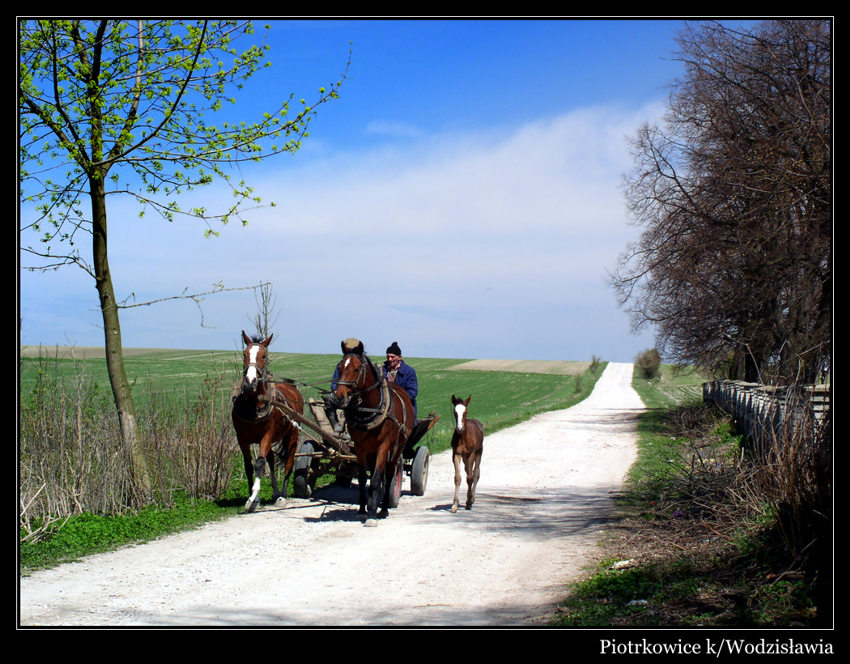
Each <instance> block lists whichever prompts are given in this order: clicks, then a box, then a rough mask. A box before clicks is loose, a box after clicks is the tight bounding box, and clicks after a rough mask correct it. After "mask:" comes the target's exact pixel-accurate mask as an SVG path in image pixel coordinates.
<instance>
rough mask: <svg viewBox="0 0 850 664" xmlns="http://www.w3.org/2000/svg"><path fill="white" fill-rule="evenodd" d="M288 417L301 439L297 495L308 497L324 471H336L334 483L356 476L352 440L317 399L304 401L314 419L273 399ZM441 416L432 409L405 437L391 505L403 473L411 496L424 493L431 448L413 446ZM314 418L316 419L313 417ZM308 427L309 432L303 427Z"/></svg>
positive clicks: (295, 481)
mask: <svg viewBox="0 0 850 664" xmlns="http://www.w3.org/2000/svg"><path fill="white" fill-rule="evenodd" d="M274 405H275V406H277V407H279V408H281V409H282V410H283V412H284V413H285V414H286V415H287V417H289V418H290V419H291V420H293V421H295V422H297V423H298V424H299V426H301V430H302V432H303V434H304V435H303V440H302V441H301V442H300V444H299V449H298V452H297V453H296V455H295V471H294V474H293V490H294V493H295V496H296V497H298V498H309V497H310V496H311V495H312V492H313V488H314V487H315V484H316V480H317V479H318V478H319V477H321V476H323V475H326V474H335V475H336V483H337V484H338V485H341V486H348V485H349V484H350V483H351V479H352V478H354V477H357V475H358V467H357V456H356V455H355V453H354V443H353V442H352V441H351V439H350V438H349V437H348V436H347V435H346V434H338V433H336V432H334V430H333V427H332V426H331V423H330V422H329V421H328V418H327V415H326V414H325V410H324V403H323V402H322V401H320V400H315V399H309V400H307V401H306V405H307V406H308V407H309V409H310V412H311V413H312V415H313V418H314V419H310V418H308V417H305V416H304V415H302V414H301V413H297V412H295V411H293V410H292V409H290V408H288V407H287V404H283V403H279V402H274ZM439 419H440V416H439V415H437V414H436V413H431V414H430V415H428V417H426V418H425V419H424V420H418V421H417V422H416V424H415V426H414V427H413V429H412V430H411V432H410V435H409V436H408V437H407V443H406V445H405V453H407V452H408V451H409V454H410V456H403V459H402V463H400V464H399V465H398V469H397V472H396V473H395V477H393V480H392V487H391V490H390V506H391V507H396V506H397V505H398V501H399V497H400V496H401V490H402V484H403V478H404V475H407V476H408V477H410V492H411V493H412V494H413V495H414V496H422V495H424V494H425V487H426V485H427V482H428V466H429V463H430V451H429V450H428V448H427V447H425V446H424V445H420V446H419V447H416V444H417V443H418V442H419V441H420V440H421V439H422V437H423V436H424V435H425V434H426V433H428V431H430V429H431V427H433V426H434V424H435V423H436V422H437V420H439ZM314 420H315V421H314ZM305 427H306V429H309V432H308V431H306V430H305Z"/></svg>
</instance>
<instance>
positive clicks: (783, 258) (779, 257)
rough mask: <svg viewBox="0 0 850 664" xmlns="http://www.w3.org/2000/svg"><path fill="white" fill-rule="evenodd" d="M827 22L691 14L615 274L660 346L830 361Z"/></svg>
mask: <svg viewBox="0 0 850 664" xmlns="http://www.w3.org/2000/svg"><path fill="white" fill-rule="evenodd" d="M831 36H832V35H831V23H830V21H828V20H781V21H767V22H764V23H760V24H758V25H757V26H755V27H754V28H752V29H746V30H743V29H737V28H732V27H729V26H727V25H722V24H720V23H714V22H712V23H699V24H696V25H694V26H688V27H687V28H686V29H685V30H684V31H683V32H682V33H681V34H680V35H679V37H678V39H677V43H678V46H679V51H678V53H677V54H676V58H677V59H679V60H680V61H681V62H682V63H683V64H684V73H683V75H682V78H681V79H680V80H676V81H674V83H673V86H672V91H671V95H670V100H669V108H668V111H667V113H666V115H665V118H664V121H663V124H662V125H660V126H648V125H647V126H644V127H643V128H641V130H640V131H639V132H638V134H637V137H636V138H635V140H634V156H635V167H634V169H633V171H632V172H631V173H630V174H629V175H627V177H626V192H627V193H626V195H627V205H628V208H629V211H630V213H631V214H632V216H633V218H634V221H635V222H636V224H637V225H638V226H639V227H641V228H642V232H641V236H640V238H639V240H638V241H637V243H636V244H635V245H633V246H631V247H629V248H628V250H627V251H626V253H624V254H623V256H622V257H621V259H620V262H619V265H618V269H617V272H616V273H615V274H614V275H613V276H612V284H613V286H614V288H615V289H616V291H617V293H618V297H619V298H620V302H621V304H623V305H627V308H628V310H629V311H630V313H631V314H632V324H633V327H634V329H636V330H637V329H641V328H643V327H654V328H655V329H656V330H657V333H658V338H657V340H656V343H657V347H658V348H659V349H660V350H661V351H662V353H663V354H664V355H665V357H667V358H669V359H672V360H674V361H677V362H681V363H691V364H696V365H698V366H701V367H703V368H706V369H709V370H712V371H714V373H715V374H717V375H725V376H727V377H729V378H733V379H743V380H748V381H753V382H757V381H765V380H766V379H767V378H768V377H769V378H770V380H773V381H793V380H796V381H804V382H813V381H814V380H815V379H816V378H817V376H818V372H819V371H820V370H822V369H823V368H824V367H825V366H827V367H828V366H829V364H830V362H831V353H832V351H831V343H832V336H831V334H832V262H831V251H832V150H831V147H832V86H831V81H832V57H831Z"/></svg>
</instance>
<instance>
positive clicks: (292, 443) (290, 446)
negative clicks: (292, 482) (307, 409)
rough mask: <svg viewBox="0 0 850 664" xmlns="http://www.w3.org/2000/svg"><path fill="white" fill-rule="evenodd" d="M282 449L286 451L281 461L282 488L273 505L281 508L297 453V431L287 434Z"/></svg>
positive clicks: (284, 500) (284, 501)
mask: <svg viewBox="0 0 850 664" xmlns="http://www.w3.org/2000/svg"><path fill="white" fill-rule="evenodd" d="M283 449H284V450H286V451H285V454H286V457H285V458H284V461H283V487H282V491H281V493H280V497H279V498H278V499H277V502H276V503H275V504H276V505H278V506H281V507H282V506H284V505H286V500H287V494H288V493H289V476H290V475H292V469H293V468H294V467H295V454H296V452H297V451H298V430H297V429H295V428H294V427H293V429H292V431H291V432H290V433H289V440H288V441H287V442H286V447H284V448H283Z"/></svg>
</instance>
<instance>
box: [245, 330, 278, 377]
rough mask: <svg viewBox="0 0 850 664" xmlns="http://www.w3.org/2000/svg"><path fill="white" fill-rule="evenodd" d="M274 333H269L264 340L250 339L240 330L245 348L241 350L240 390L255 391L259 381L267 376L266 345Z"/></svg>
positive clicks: (267, 345)
mask: <svg viewBox="0 0 850 664" xmlns="http://www.w3.org/2000/svg"><path fill="white" fill-rule="evenodd" d="M273 336H274V335H273V334H270V335H269V336H268V338H267V339H265V340H264V341H259V338H258V337H257V338H255V339H251V338H250V337H249V336H248V335H247V334H245V331H244V330H243V331H242V340H243V341H244V342H245V350H244V351H242V367H243V370H242V391H243V392H248V391H250V392H256V390H257V388H258V387H259V385H260V383H261V382H262V381H264V380H266V378H267V377H268V368H267V365H268V347H269V344H270V343H271V341H272V337H273Z"/></svg>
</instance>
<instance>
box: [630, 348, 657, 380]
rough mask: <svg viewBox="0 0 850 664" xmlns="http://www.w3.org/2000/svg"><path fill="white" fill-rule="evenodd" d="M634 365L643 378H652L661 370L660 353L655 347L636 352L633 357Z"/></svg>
mask: <svg viewBox="0 0 850 664" xmlns="http://www.w3.org/2000/svg"><path fill="white" fill-rule="evenodd" d="M635 367H636V368H637V370H638V372H639V374H640V375H641V376H642V377H643V378H646V379H647V380H652V379H653V378H655V377H656V376H658V374H659V372H660V371H661V354H660V353H659V352H658V351H657V350H656V349H655V348H649V349H647V350H645V351H643V352H641V353H638V356H637V357H636V358H635Z"/></svg>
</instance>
